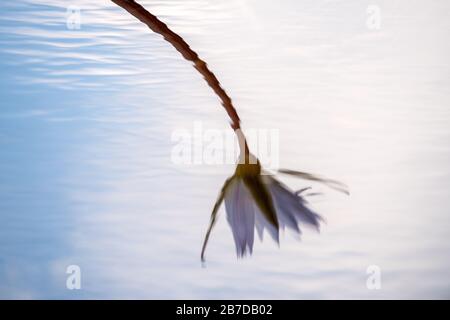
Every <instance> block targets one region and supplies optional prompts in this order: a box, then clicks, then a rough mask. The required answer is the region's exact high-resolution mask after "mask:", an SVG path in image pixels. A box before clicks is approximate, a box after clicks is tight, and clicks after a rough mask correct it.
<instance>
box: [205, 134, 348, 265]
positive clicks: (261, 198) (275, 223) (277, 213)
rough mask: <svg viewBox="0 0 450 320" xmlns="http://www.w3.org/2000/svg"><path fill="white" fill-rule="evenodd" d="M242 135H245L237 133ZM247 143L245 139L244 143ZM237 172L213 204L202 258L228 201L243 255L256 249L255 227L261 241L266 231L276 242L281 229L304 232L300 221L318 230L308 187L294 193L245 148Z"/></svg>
mask: <svg viewBox="0 0 450 320" xmlns="http://www.w3.org/2000/svg"><path fill="white" fill-rule="evenodd" d="M238 136H239V137H241V138H242V137H243V136H242V135H241V134H240V133H238ZM244 143H245V142H244ZM242 154H246V156H245V157H243V156H241V157H240V159H239V164H238V165H237V167H236V171H235V173H234V175H233V176H232V177H230V178H229V179H227V180H226V181H225V184H224V185H223V187H222V190H221V192H220V194H219V197H218V199H217V201H216V203H215V205H214V208H213V212H212V215H211V221H210V225H209V228H208V231H207V233H206V237H205V240H204V243H203V248H202V253H201V258H202V261H204V260H205V250H206V246H207V244H208V240H209V237H210V235H211V230H212V228H213V227H214V225H215V223H216V221H217V213H218V210H219V207H220V205H221V204H222V202H223V201H225V210H226V215H227V221H228V223H229V225H230V227H231V231H232V232H233V238H234V242H235V245H236V254H237V256H238V257H243V256H245V255H246V254H247V253H249V254H251V253H252V251H253V242H254V230H255V229H256V231H257V233H258V236H259V238H260V240H262V239H263V232H264V230H266V231H267V232H268V233H269V235H270V236H271V237H272V239H273V240H274V241H276V242H277V243H278V242H279V230H280V229H282V230H284V229H286V228H288V229H290V230H292V231H294V232H295V233H297V234H301V229H300V224H302V225H305V226H310V227H312V228H313V229H315V230H317V231H319V228H320V222H321V221H323V219H322V217H321V216H320V215H318V214H317V213H315V212H313V211H312V210H311V209H310V208H308V206H307V201H306V199H305V198H304V197H303V196H302V193H303V192H304V191H306V190H307V189H309V188H305V189H302V190H299V191H297V192H294V191H293V190H291V189H289V188H288V187H287V186H286V185H284V184H283V183H282V182H280V181H279V180H277V179H276V178H275V177H274V176H273V175H271V174H269V173H268V172H265V171H264V170H263V169H262V167H261V164H260V162H259V160H258V159H257V158H256V157H255V156H254V155H252V154H251V153H250V152H248V148H244V153H242V152H241V155H242ZM279 172H280V173H283V174H289V175H292V176H297V177H300V178H303V179H307V180H312V181H317V182H322V183H325V184H327V185H328V186H330V187H331V188H333V189H335V190H338V191H341V192H343V193H346V194H349V193H348V190H347V188H346V186H345V185H344V184H342V183H340V182H338V181H335V180H330V179H325V178H320V177H318V176H315V175H312V174H309V173H304V172H298V171H293V170H279Z"/></svg>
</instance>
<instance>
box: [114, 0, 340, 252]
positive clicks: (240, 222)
mask: <svg viewBox="0 0 450 320" xmlns="http://www.w3.org/2000/svg"><path fill="white" fill-rule="evenodd" d="M112 1H113V2H114V3H116V4H117V5H119V6H120V7H122V8H124V9H125V10H126V11H128V12H129V13H130V14H131V15H133V16H134V17H136V18H137V19H139V20H140V21H142V22H143V23H145V24H146V25H147V26H148V27H149V28H150V29H151V30H152V31H153V32H155V33H157V34H160V35H161V36H163V38H164V40H166V41H167V42H168V43H170V44H171V45H172V46H173V47H174V48H175V49H176V50H177V51H178V52H179V53H180V54H181V55H182V56H183V58H184V59H186V60H188V61H190V62H192V63H193V66H194V68H195V69H196V70H197V71H198V72H199V73H200V74H201V75H202V76H203V78H204V79H205V81H206V83H207V84H208V85H209V86H210V87H211V89H213V91H214V93H215V94H216V95H217V97H218V98H219V99H220V101H221V103H222V106H223V107H224V109H225V111H226V112H227V114H228V116H229V118H230V120H231V123H230V125H231V128H232V129H233V130H234V132H235V133H236V135H237V137H238V139H239V142H240V146H241V157H240V159H239V164H238V165H237V167H236V171H235V173H234V175H233V176H232V177H231V178H229V179H227V180H226V182H225V184H224V186H223V187H222V190H221V192H220V194H219V197H218V199H217V201H216V204H215V205H214V208H213V211H212V214H211V221H210V224H209V228H208V231H207V233H206V237H205V241H204V243H203V248H202V254H201V258H202V260H204V255H205V249H206V245H207V243H208V240H209V237H210V234H211V230H212V228H213V226H214V224H215V223H216V220H217V213H218V210H219V207H220V205H221V204H222V202H223V201H224V200H225V209H226V213H227V220H228V223H229V224H230V226H231V230H232V232H233V238H234V242H235V244H236V253H237V255H238V257H242V256H244V255H245V254H247V252H248V253H250V254H251V253H252V250H253V240H254V230H255V229H256V230H257V232H258V235H259V237H260V238H261V239H262V236H263V232H264V230H267V232H268V233H269V234H270V236H271V237H272V238H273V239H274V240H275V241H277V242H278V233H279V230H280V229H284V228H286V227H287V228H289V229H292V230H293V231H295V232H297V233H300V227H299V224H300V223H301V224H304V225H309V226H312V227H313V228H315V229H316V230H319V226H320V222H321V221H322V218H321V217H320V216H319V215H318V214H316V213H314V212H313V211H311V210H310V209H309V208H308V207H307V205H306V200H305V199H304V197H303V196H302V195H301V193H302V192H301V191H302V190H301V191H298V192H293V191H292V190H290V189H289V188H288V187H286V186H285V185H284V184H282V183H281V182H280V181H278V180H277V179H275V178H274V177H273V176H270V175H267V174H266V173H265V172H263V170H262V168H261V165H260V163H259V161H258V159H257V158H256V157H255V156H253V155H252V154H251V153H250V151H249V150H248V147H247V144H246V140H245V137H244V135H243V133H242V132H241V130H240V118H239V116H238V114H237V111H236V109H235V107H234V105H233V102H232V100H231V98H230V97H229V96H228V94H227V93H226V92H225V90H224V89H223V88H222V86H221V85H220V82H219V80H218V79H217V77H216V76H215V74H214V73H213V72H212V71H211V70H210V69H209V67H208V65H207V64H206V62H205V61H204V60H202V59H200V57H199V56H198V54H197V53H196V52H195V51H194V50H192V49H191V47H190V46H189V45H188V44H187V42H186V41H185V40H184V39H183V38H182V37H180V36H179V35H178V34H177V33H175V32H174V31H172V30H171V29H170V28H169V27H168V26H167V25H166V24H165V23H164V22H162V21H161V20H159V19H158V17H156V16H155V15H153V14H152V13H150V12H149V11H147V10H146V9H145V8H144V7H143V6H141V5H140V4H138V3H136V2H135V1H133V0H112ZM278 172H280V173H282V174H289V175H292V176H297V177H300V178H304V179H307V180H312V181H318V182H323V183H326V184H327V185H329V186H330V187H332V188H334V189H336V190H339V191H342V192H345V193H348V191H347V189H346V187H345V186H344V185H342V184H341V183H339V182H337V181H334V180H329V179H323V178H320V177H317V176H315V175H312V174H308V173H304V172H298V171H292V170H278Z"/></svg>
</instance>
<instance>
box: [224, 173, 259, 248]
mask: <svg viewBox="0 0 450 320" xmlns="http://www.w3.org/2000/svg"><path fill="white" fill-rule="evenodd" d="M225 208H226V212H227V221H228V223H229V225H230V227H231V231H232V232H233V238H234V243H235V245H236V254H237V255H238V257H242V256H244V255H245V254H246V253H247V249H248V250H249V253H250V254H251V253H252V251H253V239H254V229H255V211H254V201H253V198H252V197H251V194H250V192H249V191H248V190H247V187H245V185H244V182H243V181H242V179H235V181H232V182H231V185H230V187H229V188H228V190H227V192H226V193H225Z"/></svg>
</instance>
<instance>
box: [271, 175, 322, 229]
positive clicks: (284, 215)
mask: <svg viewBox="0 0 450 320" xmlns="http://www.w3.org/2000/svg"><path fill="white" fill-rule="evenodd" d="M263 181H264V182H265V183H266V184H267V187H268V189H269V191H270V193H271V195H272V199H273V201H274V204H275V208H276V212H277V218H278V222H279V224H280V227H285V226H286V227H288V228H290V229H292V230H294V231H296V232H300V229H299V227H298V222H303V223H305V224H307V225H310V226H313V227H314V228H316V229H319V226H320V220H322V218H321V217H320V216H319V215H318V214H316V213H314V212H313V211H311V209H309V208H308V207H307V206H306V204H305V201H304V199H303V198H302V197H300V196H299V195H297V194H295V192H293V191H291V190H290V189H289V188H288V187H286V186H285V185H283V184H282V183H281V182H279V181H277V180H276V179H275V178H273V177H271V176H267V175H266V176H264V178H263Z"/></svg>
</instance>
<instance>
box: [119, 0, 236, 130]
mask: <svg viewBox="0 0 450 320" xmlns="http://www.w3.org/2000/svg"><path fill="white" fill-rule="evenodd" d="M112 1H113V2H114V3H115V4H117V5H118V6H120V7H122V8H123V9H125V10H126V11H128V12H129V13H130V14H132V15H133V16H134V17H136V18H137V19H139V20H140V21H142V22H143V23H145V24H146V25H147V26H148V27H149V28H150V29H151V30H152V31H153V32H155V33H158V34H160V35H162V36H163V37H164V39H165V40H166V41H167V42H169V43H170V44H171V45H172V46H173V47H174V48H175V49H176V50H177V51H178V52H179V53H181V55H182V56H183V57H184V58H185V59H186V60H189V61H192V62H193V63H194V68H195V69H197V71H198V72H200V74H201V75H202V76H203V78H204V79H205V80H206V82H207V83H208V85H209V86H210V87H211V88H212V89H213V90H214V92H215V94H216V95H217V96H218V97H219V99H220V100H221V101H222V105H223V107H224V108H225V110H226V112H227V113H228V116H229V117H230V119H231V127H232V128H233V129H234V130H237V129H240V119H239V116H238V114H237V112H236V109H235V108H234V106H233V103H232V101H231V98H230V97H229V96H228V94H227V93H226V92H225V90H224V89H223V88H222V87H221V85H220V83H219V80H217V78H216V76H215V75H214V73H212V72H211V71H210V70H209V69H208V66H207V64H206V62H205V61H203V60H202V59H200V58H199V56H198V54H197V53H196V52H195V51H193V50H192V49H191V48H190V47H189V45H188V44H187V43H186V41H184V40H183V38H181V37H180V36H179V35H178V34H176V33H175V32H173V31H172V30H170V29H169V27H168V26H167V25H166V24H165V23H164V22H162V21H160V20H159V19H158V18H157V17H156V16H154V15H153V14H151V13H150V12H148V11H147V10H146V9H145V8H144V7H142V6H141V5H140V4H138V3H136V2H135V1H133V0H112Z"/></svg>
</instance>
